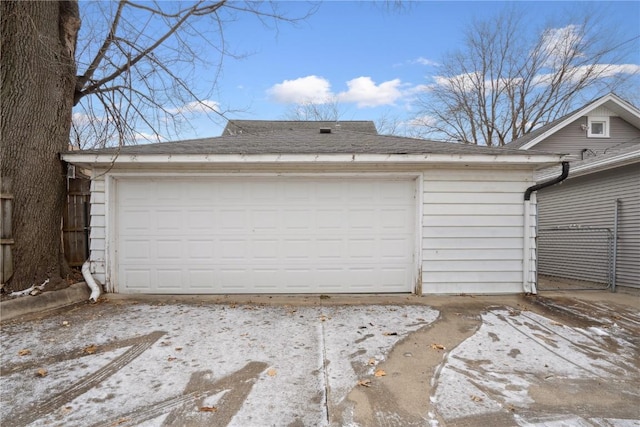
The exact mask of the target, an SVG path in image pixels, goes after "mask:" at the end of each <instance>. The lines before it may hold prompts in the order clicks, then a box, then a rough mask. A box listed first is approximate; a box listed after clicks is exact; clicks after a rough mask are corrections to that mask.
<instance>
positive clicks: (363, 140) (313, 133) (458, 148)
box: [73, 128, 546, 156]
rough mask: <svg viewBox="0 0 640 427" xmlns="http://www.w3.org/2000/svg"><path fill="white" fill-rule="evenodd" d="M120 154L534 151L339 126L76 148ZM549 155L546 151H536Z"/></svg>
mask: <svg viewBox="0 0 640 427" xmlns="http://www.w3.org/2000/svg"><path fill="white" fill-rule="evenodd" d="M117 152H119V153H120V154H121V155H126V154H129V155H153V154H164V155H178V154H194V155H198V154H201V155H213V154H247V155H249V154H461V155H463V154H485V155H487V154H488V155H501V156H504V155H522V156H527V155H531V154H536V153H535V152H532V151H525V150H518V149H509V148H498V147H484V146H476V145H468V144H458V143H451V142H439V141H429V140H422V139H414V138H404V137H399V136H386V135H376V134H370V133H363V132H353V131H347V130H343V129H340V130H338V131H332V132H331V133H320V129H318V128H316V129H296V130H277V131H270V132H261V133H257V134H245V133H243V134H238V135H224V136H219V137H214V138H203V139H192V140H186V141H177V142H163V143H158V144H147V145H133V146H127V147H122V148H120V149H118V148H105V149H99V150H82V151H74V152H73V154H111V153H117ZM537 154H546V153H537Z"/></svg>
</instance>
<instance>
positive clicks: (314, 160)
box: [61, 153, 563, 168]
mask: <svg viewBox="0 0 640 427" xmlns="http://www.w3.org/2000/svg"><path fill="white" fill-rule="evenodd" d="M61 158H62V160H64V161H66V162H68V163H72V164H75V165H79V166H83V167H87V168H95V167H105V166H111V165H118V166H125V165H136V164H138V165H140V164H147V165H211V164H292V165H293V164H323V163H326V164H339V163H342V164H379V163H393V164H485V165H486V164H512V165H513V164H521V165H537V166H540V165H550V164H556V163H558V162H560V161H561V160H562V159H563V156H562V155H558V154H528V155H522V154H432V153H425V154H144V155H141V154H122V153H121V154H119V155H116V154H81V153H65V154H62V155H61Z"/></svg>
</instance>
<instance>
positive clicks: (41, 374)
mask: <svg viewBox="0 0 640 427" xmlns="http://www.w3.org/2000/svg"><path fill="white" fill-rule="evenodd" d="M48 373H49V372H47V370H46V369H44V368H40V369H38V371H37V372H36V375H37V376H39V377H40V378H44V377H46V376H47V374H48Z"/></svg>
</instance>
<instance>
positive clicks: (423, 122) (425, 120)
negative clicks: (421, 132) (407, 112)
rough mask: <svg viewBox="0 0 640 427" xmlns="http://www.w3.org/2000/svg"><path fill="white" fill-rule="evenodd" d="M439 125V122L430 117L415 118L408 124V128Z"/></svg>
mask: <svg viewBox="0 0 640 427" xmlns="http://www.w3.org/2000/svg"><path fill="white" fill-rule="evenodd" d="M436 123H438V120H437V119H436V118H435V117H433V116H429V115H424V116H418V117H414V118H413V119H411V120H409V121H408V122H407V126H417V127H420V126H435V124H436Z"/></svg>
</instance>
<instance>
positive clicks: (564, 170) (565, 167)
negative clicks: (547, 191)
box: [524, 162, 569, 201]
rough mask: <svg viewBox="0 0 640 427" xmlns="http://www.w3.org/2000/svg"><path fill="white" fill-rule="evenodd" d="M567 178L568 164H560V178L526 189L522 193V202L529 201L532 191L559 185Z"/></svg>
mask: <svg viewBox="0 0 640 427" xmlns="http://www.w3.org/2000/svg"><path fill="white" fill-rule="evenodd" d="M568 176H569V162H562V173H561V174H560V176H557V177H555V178H553V179H552V180H549V181H546V182H541V183H540V184H536V185H532V186H531V187H529V188H527V190H526V191H525V192H524V200H525V201H528V200H531V194H532V193H533V192H534V191H538V190H541V189H543V188H546V187H551V186H552V185H556V184H559V183H561V182H562V181H564V180H565V179H567V177H568Z"/></svg>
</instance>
